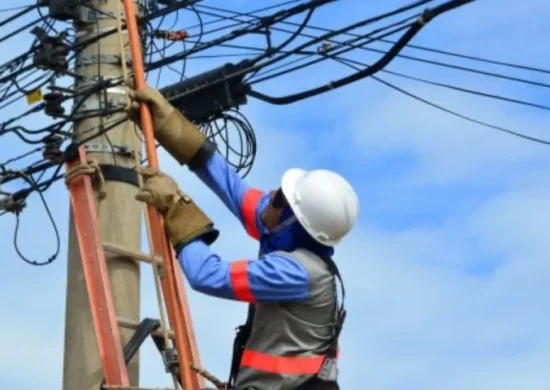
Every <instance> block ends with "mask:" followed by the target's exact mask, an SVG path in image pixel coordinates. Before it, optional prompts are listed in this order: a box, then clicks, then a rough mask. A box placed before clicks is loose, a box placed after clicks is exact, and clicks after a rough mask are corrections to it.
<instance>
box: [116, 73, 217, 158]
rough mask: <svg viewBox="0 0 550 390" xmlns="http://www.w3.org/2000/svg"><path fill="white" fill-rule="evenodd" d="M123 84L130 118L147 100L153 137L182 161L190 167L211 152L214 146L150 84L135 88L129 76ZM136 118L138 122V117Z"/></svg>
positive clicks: (137, 112)
mask: <svg viewBox="0 0 550 390" xmlns="http://www.w3.org/2000/svg"><path fill="white" fill-rule="evenodd" d="M126 84H127V85H128V86H129V89H130V90H129V93H128V96H129V98H130V100H131V106H130V109H131V114H130V116H131V118H139V104H140V103H145V104H147V105H148V106H149V107H150V109H151V115H152V117H153V126H154V128H155V138H156V139H157V141H158V142H159V143H160V144H161V146H162V147H164V149H166V151H167V152H168V153H170V155H172V157H174V158H175V159H176V160H177V161H178V162H179V163H180V164H181V165H184V164H187V165H189V167H190V168H192V169H193V168H194V167H195V166H198V165H200V164H202V163H204V161H205V160H206V159H208V157H210V156H211V155H212V153H213V152H214V150H215V147H214V146H213V145H212V144H210V143H209V142H207V140H206V137H205V136H204V134H202V133H201V132H200V131H199V129H197V127H196V126H195V125H194V124H193V123H191V122H190V121H189V120H188V119H187V118H185V116H184V115H183V114H182V113H181V112H180V111H179V110H178V109H176V108H174V106H172V105H171V104H170V103H169V102H168V100H166V98H165V97H164V96H163V95H162V94H161V93H160V92H159V91H157V90H156V89H153V88H151V87H149V86H145V87H144V88H140V89H137V90H136V89H134V88H133V82H132V81H131V80H130V81H127V82H126ZM134 120H135V119H134ZM136 122H138V124H139V121H136ZM203 146H205V148H203ZM201 152H202V153H201ZM195 157H197V159H196V160H194V159H195Z"/></svg>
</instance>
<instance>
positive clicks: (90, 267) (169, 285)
mask: <svg viewBox="0 0 550 390" xmlns="http://www.w3.org/2000/svg"><path fill="white" fill-rule="evenodd" d="M124 11H125V15H126V26H127V30H128V36H129V40H130V46H131V52H132V58H133V61H132V65H133V73H134V77H135V82H136V87H137V88H141V87H143V86H144V85H145V73H144V67H143V62H142V54H141V44H140V38H139V34H138V27H137V21H136V16H135V15H136V14H135V10H134V4H133V0H124ZM141 123H142V130H143V134H144V137H145V143H146V150H147V158H148V161H149V165H150V166H151V167H153V168H158V157H157V153H156V148H155V142H154V133H153V125H152V119H151V114H150V112H149V110H148V108H147V107H146V106H145V105H142V107H141ZM86 164H87V158H86V152H85V149H84V148H83V147H81V148H79V151H78V157H77V158H75V159H74V160H73V161H70V162H68V163H67V170H68V171H69V170H74V169H75V167H78V166H79V165H82V166H84V165H86ZM67 186H68V189H69V192H70V199H71V206H72V212H73V215H74V223H75V228H76V232H77V237H78V243H79V247H80V252H81V259H82V265H83V272H84V278H85V283H86V288H87V290H88V296H89V302H90V307H91V311H92V317H93V323H94V327H95V333H96V337H97V342H98V348H99V353H100V358H101V364H102V366H103V367H102V368H103V372H104V385H103V386H104V387H103V388H104V389H120V390H123V389H133V388H130V384H129V378H128V372H127V368H126V362H125V350H124V347H123V346H122V341H121V336H120V330H119V326H122V327H125V328H134V329H137V328H138V326H139V324H137V323H135V322H134V321H131V320H128V319H124V318H117V316H116V313H115V305H114V299H113V296H112V292H111V287H110V281H109V276H108V272H107V264H106V256H105V252H106V251H108V252H111V253H113V254H118V255H124V256H129V257H132V258H133V259H135V260H136V261H144V262H147V263H150V264H152V265H153V266H154V267H156V266H158V265H159V264H158V263H159V261H161V262H162V266H163V267H162V274H163V275H162V277H161V278H160V279H161V280H160V283H161V286H162V295H163V300H164V304H165V306H166V311H167V314H168V322H169V324H170V328H171V330H168V331H169V333H170V334H171V335H172V337H171V340H173V342H175V350H176V351H177V359H178V361H179V362H178V363H177V364H178V365H179V373H178V376H179V378H178V380H179V382H180V385H181V386H182V388H183V389H185V390H199V389H200V388H202V387H204V383H203V379H202V377H201V376H200V375H199V374H197V373H196V372H195V371H193V370H192V365H196V366H199V365H200V363H199V356H198V353H197V348H196V344H195V338H194V334H193V330H192V325H191V317H190V312H189V308H188V305H187V300H186V297H185V293H184V291H183V278H182V275H181V272H180V271H179V264H178V263H177V260H176V259H175V256H174V252H173V250H172V247H171V245H170V243H169V240H168V239H167V236H166V233H165V231H164V225H163V220H162V216H161V215H159V214H158V212H157V211H156V210H155V209H154V208H153V207H150V206H149V207H148V208H147V215H148V221H149V226H150V231H151V235H152V242H153V252H152V253H155V254H157V255H158V256H159V259H158V260H157V259H156V258H151V256H148V255H145V254H141V253H132V252H129V251H127V250H125V249H124V248H117V247H115V246H113V245H105V244H104V243H103V242H102V238H101V232H100V227H99V221H98V215H97V210H96V205H95V200H94V193H93V188H92V181H91V178H90V176H89V175H78V176H77V177H74V178H73V179H72V180H71V181H70V182H68V183H67ZM156 332H159V330H158V329H157V330H156Z"/></svg>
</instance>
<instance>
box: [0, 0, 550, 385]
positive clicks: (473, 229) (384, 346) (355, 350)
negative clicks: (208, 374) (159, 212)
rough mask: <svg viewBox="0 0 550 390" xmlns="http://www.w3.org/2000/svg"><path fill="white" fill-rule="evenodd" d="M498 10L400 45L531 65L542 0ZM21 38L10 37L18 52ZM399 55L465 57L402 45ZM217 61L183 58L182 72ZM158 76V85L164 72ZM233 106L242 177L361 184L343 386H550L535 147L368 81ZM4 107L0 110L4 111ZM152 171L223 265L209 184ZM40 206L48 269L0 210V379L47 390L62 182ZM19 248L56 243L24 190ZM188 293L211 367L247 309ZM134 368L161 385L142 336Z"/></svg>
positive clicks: (328, 13) (327, 12)
mask: <svg viewBox="0 0 550 390" xmlns="http://www.w3.org/2000/svg"><path fill="white" fill-rule="evenodd" d="M207 3H209V4H211V5H215V6H220V7H223V6H225V5H224V4H222V3H221V2H215V1H209V2H207ZM256 3H258V4H259V3H260V2H251V1H244V0H243V1H239V2H234V3H233V4H232V5H231V7H234V8H233V9H242V10H247V9H252V8H256V7H259V5H257V4H256ZM261 3H262V4H264V3H265V4H266V5H268V4H273V3H274V2H272V1H271V2H269V1H265V2H261ZM367 3H368V4H367ZM402 4H404V2H403V1H396V0H391V1H390V0H387V1H384V2H381V1H380V2H376V3H375V2H364V1H359V0H355V1H353V0H347V1H340V2H337V3H336V4H332V5H329V6H327V7H326V8H325V9H324V10H322V11H321V12H319V13H318V14H316V15H315V17H314V18H313V20H312V24H314V25H321V26H326V27H329V28H332V27H337V26H341V25H343V24H344V23H345V21H349V22H352V21H355V20H360V19H362V18H366V17H368V16H370V15H374V14H376V13H379V12H381V11H384V10H390V9H392V8H394V7H395V6H397V5H402ZM506 7H507V8H506ZM506 7H504V6H503V2H497V1H496V0H486V1H482V2H481V1H478V2H476V3H474V4H472V5H469V6H467V7H464V8H463V9H460V10H458V11H456V12H455V13H452V14H447V15H444V16H442V17H441V18H439V19H437V20H435V21H434V22H433V23H431V24H430V25H428V26H427V27H426V28H425V29H424V30H423V31H422V32H421V33H420V34H419V35H418V36H417V37H416V38H415V39H414V41H413V43H415V44H421V45H426V46H431V47H435V48H439V49H445V50H450V51H457V52H463V53H467V54H471V55H479V56H484V57H489V58H493V59H497V60H502V61H511V62H520V63H525V64H530V65H533V66H539V67H544V66H545V65H546V63H547V61H546V58H547V56H546V55H545V53H544V46H543V45H542V44H541V40H540V38H539V37H540V36H544V33H545V32H548V27H547V24H546V21H547V20H548V15H549V14H550V4H549V3H547V2H543V1H541V0H529V1H526V2H523V3H522V4H520V3H519V2H506ZM181 27H184V25H183V24H182V25H181ZM0 31H1V32H2V33H5V32H7V31H8V30H7V29H4V30H0ZM27 41H28V38H26V37H22V38H19V42H21V43H22V45H23V46H20V47H25V45H24V43H25V42H27ZM12 42H13V41H12ZM13 47H15V45H14V46H13ZM381 47H384V46H381ZM406 53H407V54H410V55H419V56H422V57H425V58H432V59H435V58H439V59H442V60H444V61H448V62H453V63H456V64H462V65H466V64H467V63H466V62H464V61H462V60H459V59H446V58H442V57H439V56H437V57H436V56H435V55H433V54H429V53H428V54H423V53H420V52H418V51H415V50H412V49H411V50H407V51H406ZM352 58H355V59H359V60H361V59H362V60H364V61H367V62H369V61H372V60H373V58H374V57H373V56H372V55H371V54H369V53H358V54H355V55H354V56H353V57H352ZM218 63H219V62H216V63H215V64H214V63H213V62H210V61H205V60H200V61H199V60H195V61H189V63H188V72H189V73H188V74H193V73H196V72H199V71H200V70H201V69H206V68H209V67H212V66H215V65H216V64H218ZM471 65H472V66H474V67H478V68H480V69H487V70H497V69H496V68H495V67H493V66H488V65H483V64H481V65H476V64H471ZM388 69H391V70H394V71H399V72H403V73H407V74H410V75H414V76H417V77H424V78H429V79H432V80H434V81H440V82H447V83H451V84H455V85H460V86H462V87H469V88H475V89H479V90H483V91H487V92H491V93H500V94H503V95H507V96H515V97H522V98H524V99H525V100H530V101H536V102H538V103H541V104H544V102H545V100H546V99H545V95H547V91H545V90H544V89H543V88H537V89H535V88H526V87H525V86H524V85H521V84H518V83H512V82H504V81H502V80H497V79H489V78H488V77H482V76H476V75H470V74H465V73H463V72H457V71H452V70H448V69H442V68H437V67H434V66H428V65H424V64H418V63H414V62H411V61H407V60H404V59H396V60H395V61H394V62H393V63H392V64H390V66H389V67H388ZM345 72H349V70H347V69H345V68H344V67H343V66H341V65H338V64H325V65H323V66H320V67H318V68H316V69H315V71H312V70H309V71H306V72H302V73H297V74H295V75H293V76H288V77H286V78H282V79H279V80H275V81H272V82H269V83H266V84H263V85H260V86H258V90H260V91H262V92H266V93H270V94H271V93H272V94H274V95H282V94H284V93H285V92H289V91H299V90H301V89H303V88H305V87H311V86H316V85H317V84H319V83H320V82H324V81H327V80H334V79H335V78H337V77H339V76H340V75H343V74H344V73H345ZM502 72H503V73H505V74H510V75H514V76H518V77H521V76H525V77H530V78H531V79H535V80H539V81H546V82H547V77H546V78H545V77H543V76H540V75H536V74H534V75H532V74H528V73H525V72H522V71H519V70H506V69H503V70H502ZM306 76H307V77H306ZM380 77H381V78H383V79H385V80H387V81H389V82H392V83H395V84H396V85H398V86H400V87H403V88H405V89H408V90H410V91H412V92H414V93H416V94H418V95H420V96H422V97H424V98H426V99H430V100H433V101H435V102H437V103H439V104H441V105H443V106H445V107H447V108H449V109H453V110H456V111H458V112H460V113H463V114H466V115H470V116H473V117H475V118H477V119H479V120H486V121H489V122H491V123H494V124H497V125H501V126H504V127H510V128H513V129H517V130H518V131H522V132H526V133H529V134H530V135H533V136H540V137H545V136H547V134H546V133H547V131H546V126H545V125H546V119H547V117H546V116H545V114H544V113H543V112H542V111H536V110H534V109H531V108H524V107H518V106H514V105H510V104H507V103H501V102H497V101H492V100H489V99H486V98H481V97H479V98H478V97H474V96H470V95H465V94H460V93H456V92H451V91H447V90H443V89H441V88H437V87H431V86H425V85H423V84H419V83H416V82H414V81H408V80H403V79H399V78H397V77H395V76H391V75H387V74H380ZM164 82H165V83H167V82H170V79H169V78H168V76H166V78H165V79H164ZM18 107H19V109H20V110H22V109H24V106H23V105H19V106H18ZM243 112H244V113H245V114H246V115H247V116H248V118H249V119H250V121H251V122H252V123H253V125H254V128H255V130H256V136H257V138H258V149H259V151H258V152H259V154H258V157H257V161H256V164H255V167H254V169H253V171H252V173H251V174H250V175H249V177H248V178H247V180H248V181H249V182H250V183H251V184H253V185H255V186H258V187H261V188H265V189H270V188H274V187H276V186H277V185H278V180H279V178H280V176H281V174H282V172H284V170H285V169H287V168H290V167H304V168H328V169H334V170H337V171H339V172H340V173H342V174H343V175H345V176H346V177H348V178H349V180H350V181H351V182H352V183H353V185H354V186H355V187H356V189H357V192H358V194H359V197H360V201H361V212H360V220H359V222H358V224H357V227H356V229H355V230H354V232H353V233H352V234H351V235H350V237H349V238H348V239H347V240H346V241H345V242H344V243H343V244H342V245H341V247H340V248H338V250H337V256H336V259H337V261H338V263H339V264H340V267H341V270H342V274H343V277H344V280H345V282H346V287H347V297H348V298H347V306H348V311H349V314H348V320H347V324H346V328H345V330H344V334H343V337H342V362H341V377H342V379H341V382H342V387H343V389H346V390H347V389H356V388H359V386H360V385H359V383H360V384H361V388H370V389H376V390H378V389H384V390H416V389H422V390H426V389H433V390H440V389H441V390H463V389H469V390H478V389H479V390H485V389H499V390H518V389H533V390H534V389H543V388H545V387H544V385H545V384H546V383H547V382H548V381H549V380H550V372H549V371H548V368H547V364H548V361H549V360H550V336H549V335H548V328H549V326H550V315H549V314H548V304H547V296H548V286H549V285H550V283H549V282H550V276H549V275H550V272H549V271H550V266H549V263H548V260H547V256H546V253H548V251H549V250H550V244H549V242H548V240H547V234H548V233H547V228H548V226H549V225H548V222H547V221H548V220H549V218H550V214H549V213H550V212H549V210H550V208H548V191H549V190H550V184H548V183H550V180H549V179H550V174H549V173H548V172H550V170H549V168H550V157H549V156H550V154H549V153H548V151H547V150H546V147H544V146H542V145H537V144H534V143H530V142H526V141H523V140H520V139H517V138H513V137H511V136H508V135H505V134H502V133H499V132H496V131H494V130H491V129H485V128H483V127H480V126H478V125H475V124H471V123H468V122H465V121H463V120H460V119H457V118H454V117H451V116H449V115H447V114H445V113H442V112H439V111H437V110H435V109H433V108H430V107H428V106H426V105H424V104H422V103H419V102H416V101H414V100H412V99H410V98H408V97H406V96H403V95H401V94H399V93H398V92H395V91H393V90H390V89H388V88H386V87H385V86H383V85H381V84H378V83H377V82H376V81H374V80H363V81H361V82H359V83H357V84H354V85H352V86H350V87H346V88H342V89H339V90H337V91H334V92H332V93H330V94H327V95H323V96H320V97H317V98H314V99H311V100H308V101H304V102H301V103H298V104H295V105H292V106H270V105H267V104H265V103H262V102H258V101H255V100H253V99H251V100H250V101H249V104H248V105H247V106H245V107H244V108H243ZM3 115H5V116H6V118H7V117H10V116H11V115H13V113H12V112H11V111H8V110H4V112H3ZM41 121H42V122H41ZM43 121H44V119H43V118H42V119H41V118H40V117H34V118H33V119H31V120H30V123H29V122H27V123H28V124H29V125H30V126H33V127H41V126H43V123H44V122H43ZM546 138H550V135H548V136H547V137H546ZM3 142H5V143H4V144H3V145H8V146H9V150H8V148H6V147H3V148H2V150H1V152H0V157H1V158H0V161H3V160H5V159H6V158H9V157H12V156H14V155H16V154H17V153H18V151H20V150H23V149H21V146H22V145H21V144H20V142H19V141H18V140H17V139H16V138H5V139H3ZM25 150H27V149H25ZM161 164H162V167H163V168H164V170H165V171H167V172H168V173H170V174H171V175H173V176H174V177H176V178H177V180H178V182H179V183H180V184H181V185H182V187H183V188H184V189H185V190H187V191H188V192H189V193H190V194H191V195H193V196H194V197H195V199H197V202H198V203H200V205H201V206H203V208H204V209H205V210H206V211H207V212H208V213H209V215H210V216H211V217H212V218H213V219H214V220H215V221H216V223H217V225H218V226H219V228H220V229H221V232H222V235H221V237H220V239H219V241H218V242H217V243H216V244H215V248H216V250H218V251H219V253H220V254H222V255H224V256H225V257H226V258H227V259H228V260H233V259H238V258H242V257H246V256H254V254H255V253H256V246H255V243H254V242H252V241H251V240H249V239H248V238H247V237H246V235H245V234H244V232H241V231H239V230H238V229H235V226H237V225H236V224H237V221H236V220H234V218H233V217H232V216H231V215H230V214H229V212H228V211H226V210H225V209H223V207H222V205H221V204H220V203H219V202H218V201H217V199H216V198H214V196H213V195H212V194H210V193H208V192H207V190H206V189H205V188H204V187H203V186H202V185H201V184H200V183H199V182H198V181H197V180H196V179H195V178H194V177H192V176H191V175H190V174H189V173H188V172H187V170H186V169H182V168H180V167H178V166H177V165H176V164H175V162H174V161H173V160H172V159H171V158H170V157H168V156H166V154H164V153H163V152H162V153H161ZM17 185H18V184H14V185H12V186H11V187H10V188H15V187H17ZM47 199H48V200H49V202H50V203H51V205H52V211H53V213H54V215H55V216H56V222H57V223H58V226H59V229H60V232H61V236H62V249H61V255H60V256H59V258H58V259H57V261H56V262H54V263H53V264H51V265H50V266H48V267H45V268H44V267H43V268H33V267H30V266H28V265H26V264H24V263H23V262H21V261H19V260H18V257H17V255H16V253H15V251H14V250H13V240H12V236H13V229H14V219H13V217H12V216H4V217H3V218H1V219H0V237H2V240H1V241H0V245H1V247H2V249H3V251H2V253H3V264H4V267H3V273H2V274H1V275H0V286H1V287H0V291H1V292H2V295H3V297H4V299H2V300H0V310H1V311H2V313H3V315H4V318H5V320H4V321H2V324H1V325H0V331H1V332H2V333H3V334H4V337H3V338H1V339H0V387H1V388H12V387H16V388H19V389H31V388H37V387H39V388H40V389H44V390H50V389H52V390H53V389H59V388H60V387H61V373H62V362H63V331H64V301H65V283H66V275H65V272H66V271H65V270H66V263H67V261H66V256H65V253H66V243H67V240H66V232H67V221H68V203H67V202H68V198H67V194H66V190H65V188H64V187H63V186H62V185H61V183H60V184H58V185H57V186H56V187H55V188H53V189H52V190H51V191H50V192H49V193H48V194H47ZM19 243H20V244H21V246H22V249H23V251H24V253H25V254H28V255H29V256H34V257H39V258H44V257H46V256H48V255H49V254H50V252H51V251H52V250H53V249H54V241H53V235H52V232H51V228H50V226H49V225H48V221H47V219H46V216H45V213H44V212H43V209H42V208H41V206H40V203H39V200H38V198H37V197H36V196H34V197H31V198H30V199H29V207H28V208H27V210H26V211H25V213H24V214H23V216H22V221H21V234H20V237H19ZM144 245H145V240H144ZM142 281H143V284H142V315H143V316H157V314H156V308H155V300H154V286H153V284H152V279H151V273H150V272H149V270H148V269H146V268H143V273H142ZM189 296H190V305H191V310H192V312H193V321H194V324H195V330H196V334H197V337H198V344H199V348H200V351H201V358H202V361H203V363H204V366H205V367H207V368H208V369H209V370H211V371H213V372H215V373H216V374H217V375H219V376H221V377H225V376H226V374H227V371H228V366H229V358H230V349H231V342H232V336H233V329H234V327H235V326H237V325H238V324H240V323H241V321H242V320H243V319H244V315H245V309H246V307H245V305H243V304H239V303H232V302H227V301H222V300H217V299H214V298H210V297H205V296H201V295H199V294H196V293H194V292H190V293H189ZM212 316H216V319H218V320H217V321H212V320H211V318H212ZM141 363H142V364H141V367H142V369H141V372H142V384H143V385H144V386H161V385H168V384H169V383H170V381H169V378H168V377H167V376H166V375H165V374H164V373H163V368H162V365H161V362H160V359H159V357H158V356H157V354H156V352H155V351H154V348H153V347H152V345H150V344H147V345H146V346H145V347H144V349H143V351H142V354H141ZM30 367H35V368H34V369H31V368H30Z"/></svg>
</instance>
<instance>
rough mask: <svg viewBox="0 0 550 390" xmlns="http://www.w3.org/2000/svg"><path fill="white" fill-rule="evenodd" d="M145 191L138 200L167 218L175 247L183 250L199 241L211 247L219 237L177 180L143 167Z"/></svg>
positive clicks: (140, 172)
mask: <svg viewBox="0 0 550 390" xmlns="http://www.w3.org/2000/svg"><path fill="white" fill-rule="evenodd" d="M139 174H140V175H141V176H142V177H143V180H144V183H143V188H142V189H141V190H140V191H139V192H138V193H137V194H136V199H137V200H138V201H140V202H145V203H148V204H150V205H152V206H153V207H155V208H156V209H157V210H158V212H159V213H161V214H162V215H163V216H164V224H165V229H166V233H167V234H168V237H169V238H170V242H171V243H172V245H173V246H174V247H182V246H185V245H186V244H188V243H189V242H191V241H193V240H195V239H197V238H200V239H202V240H203V241H204V242H206V243H207V244H208V245H210V244H212V243H213V242H214V241H216V239H217V238H218V236H219V231H218V230H217V229H215V228H214V223H213V222H212V221H211V220H210V219H209V218H208V216H207V215H206V214H205V213H204V212H203V211H202V210H201V209H200V208H199V207H198V206H197V205H196V204H195V203H194V202H193V200H192V199H191V197H189V196H188V195H187V194H185V193H183V192H182V191H181V190H180V189H179V188H178V185H177V184H176V182H175V181H174V179H172V178H171V177H170V176H168V175H166V174H164V173H162V172H160V171H158V170H156V169H152V168H149V167H142V168H141V169H140V170H139Z"/></svg>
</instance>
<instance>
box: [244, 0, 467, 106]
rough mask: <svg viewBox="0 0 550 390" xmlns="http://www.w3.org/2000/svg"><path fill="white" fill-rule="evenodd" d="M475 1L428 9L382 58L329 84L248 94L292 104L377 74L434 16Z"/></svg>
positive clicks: (457, 0)
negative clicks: (272, 93) (277, 93)
mask: <svg viewBox="0 0 550 390" xmlns="http://www.w3.org/2000/svg"><path fill="white" fill-rule="evenodd" d="M473 1H475V0H450V1H448V2H447V3H444V4H441V5H439V6H437V7H434V8H431V9H429V8H428V9H426V10H425V11H424V12H423V13H422V16H421V17H420V18H419V19H418V20H417V21H416V22H415V23H413V24H412V25H411V26H410V27H409V28H408V29H407V31H406V32H405V33H404V34H403V35H402V36H401V38H399V40H398V41H397V44H395V45H394V46H392V48H391V49H390V50H388V52H387V53H386V54H385V55H384V56H383V57H382V58H380V59H379V60H378V61H377V62H376V63H374V64H373V65H372V66H371V67H369V68H367V69H364V70H362V71H359V72H357V73H355V74H352V75H350V76H347V77H343V78H341V79H339V80H337V81H333V82H331V83H329V84H327V85H324V86H321V87H317V88H313V89H310V90H307V91H304V92H300V93H296V94H293V95H287V96H284V97H277V98H276V97H270V96H266V95H263V94H261V93H258V92H256V91H250V92H249V93H248V95H250V96H253V97H255V98H257V99H260V100H263V101H266V102H268V103H272V104H290V103H294V102H297V101H300V100H304V99H308V98H311V97H313V96H317V95H320V94H322V93H324V92H327V91H331V90H334V89H336V88H340V87H343V86H346V85H349V84H351V83H353V82H356V81H358V80H361V79H364V78H365V77H369V76H371V75H373V74H375V73H376V72H378V71H379V70H381V69H383V68H384V67H385V66H387V65H388V64H389V63H390V62H391V61H392V60H393V59H394V58H395V57H396V55H397V54H399V52H400V51H401V50H402V49H403V47H405V45H406V44H407V43H408V42H410V40H411V39H412V38H413V37H414V36H415V35H416V34H417V33H418V32H419V31H420V30H421V29H422V28H423V27H424V26H425V25H426V24H427V23H429V22H430V21H431V20H433V19H434V18H436V17H437V16H439V15H441V14H443V13H445V12H449V11H451V10H453V9H456V8H459V7H462V6H464V5H466V4H468V3H471V2H473Z"/></svg>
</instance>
